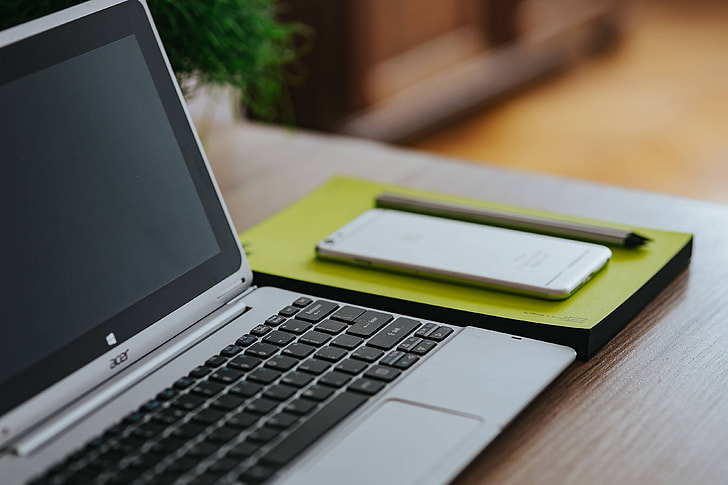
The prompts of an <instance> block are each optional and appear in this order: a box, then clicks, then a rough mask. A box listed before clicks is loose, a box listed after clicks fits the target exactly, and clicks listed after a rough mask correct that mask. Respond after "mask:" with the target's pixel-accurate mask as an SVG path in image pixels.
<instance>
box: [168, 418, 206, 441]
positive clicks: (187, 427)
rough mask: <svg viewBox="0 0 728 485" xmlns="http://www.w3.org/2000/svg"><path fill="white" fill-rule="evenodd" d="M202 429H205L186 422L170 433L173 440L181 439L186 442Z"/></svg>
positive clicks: (199, 425)
mask: <svg viewBox="0 0 728 485" xmlns="http://www.w3.org/2000/svg"><path fill="white" fill-rule="evenodd" d="M204 429H205V427H204V426H203V425H201V424H197V423H193V422H192V421H188V422H186V423H185V424H183V425H182V426H180V427H179V428H177V429H175V430H174V431H173V432H172V436H174V437H175V438H181V439H185V440H186V439H189V438H194V437H195V436H197V435H199V434H200V433H202V432H203V431H204Z"/></svg>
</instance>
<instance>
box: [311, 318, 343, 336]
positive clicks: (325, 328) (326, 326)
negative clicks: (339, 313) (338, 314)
mask: <svg viewBox="0 0 728 485" xmlns="http://www.w3.org/2000/svg"><path fill="white" fill-rule="evenodd" d="M314 328H315V330H317V331H319V332H326V333H330V334H333V335H336V334H337V333H339V332H341V331H342V330H344V329H345V328H349V326H348V325H347V324H345V323H344V322H335V321H333V320H324V321H323V322H321V323H319V324H318V325H316V327H314Z"/></svg>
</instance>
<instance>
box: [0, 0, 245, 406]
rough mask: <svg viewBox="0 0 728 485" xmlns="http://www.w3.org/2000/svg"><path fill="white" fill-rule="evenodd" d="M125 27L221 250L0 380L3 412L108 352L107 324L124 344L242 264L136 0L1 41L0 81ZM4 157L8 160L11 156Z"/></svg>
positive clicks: (104, 40) (118, 34) (107, 39)
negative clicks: (15, 39)
mask: <svg viewBox="0 0 728 485" xmlns="http://www.w3.org/2000/svg"><path fill="white" fill-rule="evenodd" d="M130 35H133V36H135V38H136V40H137V42H138V44H139V47H140V49H141V51H142V54H143V56H144V59H145V61H146V64H147V68H148V70H149V72H150V74H151V76H152V79H153V82H154V85H155V87H156V90H157V92H158V94H159V97H160V101H161V103H162V105H163V107H164V110H165V112H166V114H167V117H168V119H169V123H170V125H171V127H172V131H173V133H174V136H175V138H176V140H177V143H178V145H179V148H180V150H181V152H182V154H183V157H184V160H185V163H186V165H187V169H188V170H189V173H190V176H191V178H192V180H193V183H194V185H195V188H196V190H197V195H198V196H199V198H200V201H201V202H202V206H203V208H204V210H205V213H206V215H207V217H208V220H209V223H210V226H211V228H212V230H213V233H214V236H215V239H216V241H217V244H218V246H219V248H220V252H219V253H218V254H217V255H215V256H213V257H212V258H210V259H208V260H207V261H205V262H203V263H202V264H200V265H198V266H197V267H195V268H193V269H192V270H190V271H188V272H187V273H185V274H184V275H182V276H180V277H179V278H177V279H175V280H174V281H172V282H171V283H169V284H167V285H166V286H164V287H162V288H161V289H159V290H157V291H155V292H154V293H152V294H151V295H148V296H147V297H145V298H144V299H142V300H140V301H138V302H137V303H135V304H133V305H132V306H130V307H128V308H127V309H125V310H123V311H122V312H121V313H119V314H117V315H115V316H114V317H112V318H110V319H109V320H106V321H105V322H102V323H101V324H99V325H98V326H97V327H95V328H94V329H93V330H91V331H89V332H87V333H85V334H83V335H82V336H81V337H79V338H77V339H76V340H74V341H73V342H71V343H70V344H68V345H65V346H63V347H62V348H60V349H58V350H57V351H55V352H54V353H52V354H51V355H49V356H48V357H46V358H44V359H42V360H41V361H39V362H37V363H35V364H33V365H31V366H30V367H27V368H26V369H25V370H24V371H22V372H21V373H19V374H17V375H15V376H13V377H11V378H9V379H7V380H6V381H4V382H1V383H0V396H2V398H1V399H0V415H2V414H4V413H5V412H6V411H8V410H10V409H13V408H15V407H16V406H17V405H19V404H20V403H22V402H24V401H26V400H27V399H29V398H31V397H33V396H35V395H37V394H38V393H40V392H41V391H43V390H44V389H46V388H48V387H49V386H50V385H52V384H54V383H55V382H57V381H59V380H61V379H63V378H64V377H66V376H68V375H70V374H71V373H73V372H74V371H75V370H77V369H79V368H81V367H83V366H84V365H85V364H87V363H89V362H91V361H92V360H94V359H96V358H98V357H99V356H101V355H103V354H104V353H106V352H107V351H108V350H109V346H108V344H107V343H106V341H105V336H106V335H107V334H108V333H109V332H112V331H113V332H114V334H115V336H116V338H117V340H118V342H119V344H121V343H123V342H124V341H125V340H128V339H129V338H131V337H132V336H134V335H136V334H137V333H139V332H141V331H142V330H144V329H146V328H148V327H149V326H151V325H152V324H154V323H155V322H157V321H158V320H159V319H161V318H162V317H164V316H165V315H167V314H169V313H171V312H172V311H174V310H176V309H177V308H179V307H181V306H183V305H184V304H185V303H188V302H189V301H190V300H192V299H193V298H194V297H196V296H198V295H200V294H202V293H203V292H204V291H205V290H208V289H210V288H211V287H212V286H214V285H215V284H216V283H219V282H220V281H222V280H224V279H225V278H226V277H228V276H230V275H232V274H233V273H235V272H236V271H237V270H239V269H240V267H241V263H242V257H241V254H240V250H239V246H238V243H237V241H236V236H235V234H234V231H231V230H230V226H229V224H228V220H227V217H226V215H225V212H224V210H223V208H222V206H221V204H220V200H219V198H218V195H217V192H216V190H215V187H214V185H213V183H212V180H211V178H210V175H209V173H208V170H207V167H206V164H205V162H204V158H203V155H202V153H201V151H200V147H199V145H198V143H197V140H196V138H195V136H194V133H193V131H192V128H191V126H190V124H189V121H188V118H187V116H186V113H185V110H184V107H183V105H182V104H181V100H180V97H179V95H178V92H177V90H176V86H175V83H174V81H173V79H172V77H171V76H170V72H169V70H168V68H167V65H166V63H165V61H164V57H163V55H162V53H161V51H160V48H159V44H158V42H157V39H156V36H155V34H154V31H153V30H152V28H151V27H150V25H149V20H148V18H147V14H146V11H145V9H144V7H143V5H142V4H141V3H139V2H134V1H130V2H124V3H121V4H118V5H114V6H111V7H108V8H106V9H104V10H101V11H98V12H95V13H92V14H90V15H87V16H85V17H82V18H79V19H76V20H73V21H71V22H69V23H65V24H63V25H60V26H58V27H55V28H52V29H50V30H46V31H44V32H42V33H39V34H37V35H34V36H32V37H29V38H27V39H23V40H21V41H19V42H16V43H14V44H11V45H9V46H6V47H3V48H2V49H0V65H1V66H2V69H1V70H0V84H4V83H7V82H11V81H13V80H16V79H19V78H21V77H23V76H26V75H29V74H32V73H34V72H37V71H39V70H42V69H44V68H47V67H49V66H52V65H55V64H57V63H60V62H63V61H64V60H66V59H71V58H73V57H76V56H78V55H81V54H83V53H85V52H88V51H91V50H94V49H96V48H99V47H102V46H104V45H107V44H109V43H111V42H114V41H117V40H120V39H122V38H125V37H128V36H130ZM0 116H2V115H1V114H0ZM5 162H6V163H12V161H11V160H6V161H5ZM89 183H93V181H89ZM39 237H43V235H39ZM12 323H13V322H6V323H5V324H12ZM14 323H17V322H14ZM28 350H29V352H31V351H32V349H28Z"/></svg>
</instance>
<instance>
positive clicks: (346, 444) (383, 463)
mask: <svg viewBox="0 0 728 485" xmlns="http://www.w3.org/2000/svg"><path fill="white" fill-rule="evenodd" d="M481 424H482V422H481V420H480V419H479V418H477V417H471V416H467V415H463V414H456V413H454V412H450V411H446V410H439V409H435V408H431V407H425V406H421V405H418V404H414V403H409V402H405V401H399V400H388V401H385V402H384V403H383V404H382V405H381V406H380V407H379V408H377V409H376V410H375V411H374V412H373V413H372V414H370V415H369V416H368V417H367V418H366V419H365V420H364V421H363V422H362V423H360V424H359V425H357V426H356V428H354V429H353V430H352V429H351V428H350V429H348V430H342V431H345V433H346V435H345V436H343V437H341V436H339V437H337V439H333V440H329V443H332V446H331V447H330V448H329V449H328V450H326V451H324V452H323V454H322V455H320V458H318V459H313V460H312V461H310V462H309V463H310V464H309V465H308V466H306V467H305V468H304V469H301V468H296V470H295V473H294V474H293V475H292V476H290V477H288V478H291V479H292V480H291V482H299V481H300V482H301V483H346V484H347V485H348V484H355V483H357V484H358V483H361V484H369V485H370V484H373V483H396V484H398V485H404V484H407V483H418V482H421V481H422V480H421V479H422V478H423V477H426V476H427V475H428V472H429V471H430V470H432V469H437V467H438V465H439V464H440V463H441V461H442V460H447V459H448V457H449V456H450V454H451V453H453V452H455V451H456V449H457V446H458V445H459V444H462V442H463V440H464V439H465V438H466V437H467V436H468V435H469V434H470V433H472V432H474V431H475V430H476V429H478V428H480V426H481ZM394 430H396V432H394ZM448 448H450V449H448ZM393 457H396V458H393ZM284 481H285V480H284ZM286 483H287V482H286Z"/></svg>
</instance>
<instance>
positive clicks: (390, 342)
mask: <svg viewBox="0 0 728 485" xmlns="http://www.w3.org/2000/svg"><path fill="white" fill-rule="evenodd" d="M451 333H453V329H452V328H450V327H447V326H442V325H439V324H435V323H423V322H420V321H418V320H414V319H410V318H403V317H394V316H393V315H389V314H386V313H382V312H378V311H373V310H367V309H364V308H359V307H353V306H340V305H338V304H336V303H333V302H330V301H325V300H317V301H313V300H312V299H310V298H307V297H300V298H298V299H296V300H295V301H293V302H292V303H291V305H289V306H286V307H285V308H282V309H281V310H280V311H279V313H278V314H277V315H273V316H271V317H270V318H268V319H267V320H266V321H265V322H264V323H261V324H260V325H258V326H256V327H255V328H253V329H252V330H251V331H250V333H249V334H246V335H242V336H241V337H240V338H238V339H237V340H236V341H235V342H231V343H230V345H228V346H226V347H225V348H223V349H222V350H221V351H220V353H219V354H217V355H213V356H211V357H210V358H209V359H207V361H205V362H204V364H203V365H200V366H199V367H196V368H194V369H193V370H192V371H191V372H190V373H189V374H188V375H187V376H185V377H182V378H181V379H178V380H177V381H176V382H175V383H174V384H173V385H171V386H170V387H168V388H166V389H164V390H162V391H161V392H159V394H158V395H157V396H156V397H155V398H154V399H151V400H150V401H148V402H146V403H145V404H144V405H142V406H141V407H140V408H139V409H138V410H136V411H134V412H132V413H130V414H129V415H127V416H126V417H124V418H123V419H122V420H121V421H120V422H119V423H116V424H114V425H113V426H111V427H110V428H108V429H107V430H106V431H105V432H104V433H103V434H101V435H100V436H98V437H96V438H95V439H92V440H91V441H89V442H88V443H87V444H86V445H85V446H83V447H82V448H80V449H79V450H77V451H76V452H74V453H72V454H71V455H70V456H69V457H68V458H67V459H66V460H64V461H63V462H62V463H60V464H58V465H56V466H55V467H53V468H52V469H51V470H50V471H49V472H48V473H46V474H45V475H43V476H41V477H39V478H37V479H36V480H33V481H32V482H31V483H32V484H34V485H35V484H38V485H39V484H59V485H60V484H83V483H93V484H107V483H108V484H120V483H124V484H126V483H135V484H136V483H138V484H144V483H153V484H166V483H180V484H205V485H207V484H213V483H239V482H242V483H255V484H257V483H264V482H266V481H268V480H269V479H271V478H272V477H273V476H274V475H275V474H276V472H277V471H278V470H279V469H280V468H281V467H283V466H285V465H286V464H288V463H289V462H291V460H293V459H294V458H296V457H297V456H298V455H299V454H300V453H302V452H303V451H304V450H306V448H308V447H309V446H310V445H311V444H313V443H314V442H315V441H316V440H318V439H319V438H320V437H321V436H323V435H324V434H325V433H326V432H327V431H329V430H330V429H331V428H333V427H334V426H335V425H336V424H337V423H339V422H340V421H341V420H343V419H344V418H345V417H346V416H348V415H349V414H351V413H352V412H353V411H354V410H356V409H357V408H358V407H359V406H361V405H362V404H364V403H365V402H366V401H367V400H368V399H369V398H370V397H371V396H373V395H375V394H377V393H379V392H381V391H382V390H383V389H384V388H385V387H386V386H387V385H388V384H389V383H391V382H394V381H396V380H397V379H398V378H399V377H400V376H401V375H402V374H403V373H404V372H407V370H408V369H410V368H411V367H412V366H413V365H414V364H416V363H417V362H418V360H419V359H420V358H421V357H422V356H424V355H426V354H428V353H429V352H431V351H432V350H433V349H434V348H435V347H436V346H437V345H438V343H439V342H442V341H443V340H445V339H446V338H447V337H448V336H449V335H450V334H451Z"/></svg>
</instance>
